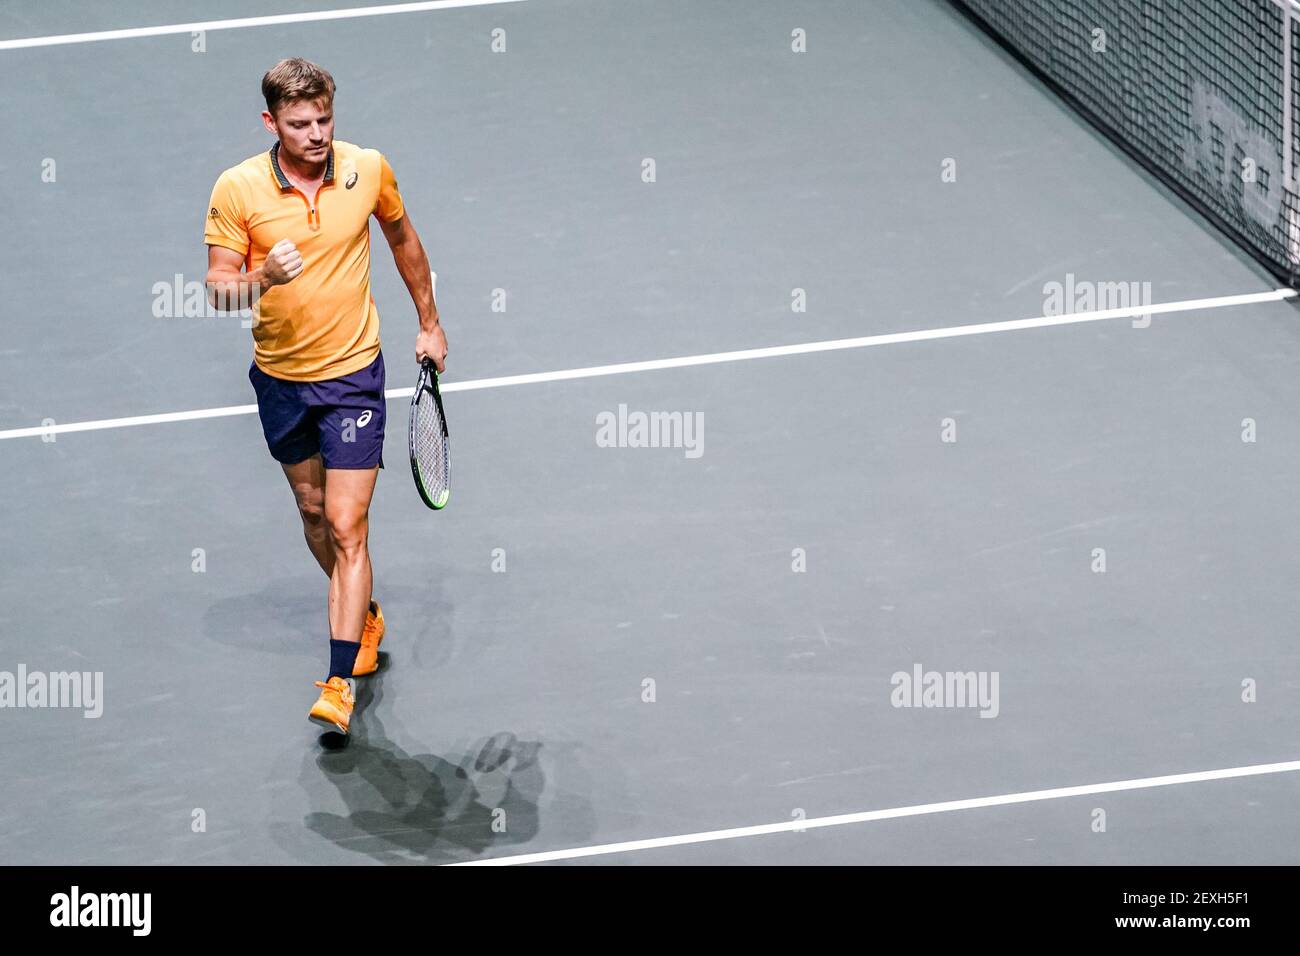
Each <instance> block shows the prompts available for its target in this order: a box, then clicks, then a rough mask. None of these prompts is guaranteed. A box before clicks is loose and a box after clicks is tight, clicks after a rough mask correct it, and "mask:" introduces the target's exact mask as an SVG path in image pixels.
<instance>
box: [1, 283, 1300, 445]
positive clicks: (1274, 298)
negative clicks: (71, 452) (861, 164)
mask: <svg viewBox="0 0 1300 956" xmlns="http://www.w3.org/2000/svg"><path fill="white" fill-rule="evenodd" d="M1296 295H1297V293H1296V290H1295V289H1275V290H1273V291H1272V292H1250V293H1246V294H1244V295H1225V296H1218V297H1216V298H1212V299H1184V300H1183V301H1181V302H1163V303H1158V304H1153V305H1136V306H1130V307H1128V308H1124V309H1102V310H1099V311H1096V312H1074V313H1071V314H1069V315H1050V316H1049V315H1041V316H1038V317H1037V318H1033V319H1014V320H1012V321H1009V322H983V323H979V324H976V325H955V326H950V327H949V328H945V329H921V330H919V331H916V332H891V333H888V334H886V335H864V336H861V337H859V338H854V339H830V340H827V341H823V342H804V343H802V344H798V345H775V346H772V347H770V348H762V349H743V350H741V351H738V352H710V353H708V354H706V355H683V356H679V357H677V358H666V359H653V360H651V361H648V362H623V363H621V364H619V365H593V366H589V367H587V368H568V369H560V370H559V371H555V372H533V373H530V374H528V375H506V376H503V377H500V378H478V379H470V380H468V381H464V382H447V383H446V384H444V385H442V386H441V390H442V391H443V392H471V391H476V390H478V389H481V388H502V387H505V386H508V385H536V384H538V383H540V382H563V381H568V380H570V379H575V378H596V377H598V376H601V375H623V374H626V373H629V372H649V371H655V370H658V369H665V368H687V367H689V366H692V365H716V364H718V363H720V362H745V361H749V360H750V359H760V358H776V357H778V356H784V355H807V354H809V353H812V352H838V351H842V350H844V349H861V348H872V347H874V346H877V345H897V344H899V343H903V342H925V341H930V340H932V339H952V338H959V337H961V336H966V335H987V334H989V333H991V332H1012V331H1018V330H1021V329H1038V328H1044V327H1046V326H1051V325H1075V324H1077V323H1080V322H1098V321H1101V320H1103V319H1120V318H1133V317H1136V316H1143V315H1158V314H1162V313H1168V312H1187V311H1190V310H1192V309H1222V308H1228V307H1230V306H1237V305H1253V304H1256V303H1260V302H1281V301H1283V300H1285V299H1290V298H1294V297H1295V296H1296ZM1136 334H1141V333H1136ZM414 391H415V389H414V387H412V388H390V389H388V390H387V391H385V392H384V396H385V397H386V398H410V397H411V395H412V393H413V392H414ZM256 412H257V406H256V405H228V406H226V407H224V408H200V409H197V410H195V411H189V412H165V413H163V414H159V415H137V416H134V417H131V418H106V419H103V420H100V421H92V422H69V423H67V424H64V425H59V424H55V425H51V426H49V427H48V428H46V427H44V426H41V425H36V426H33V427H30V428H10V429H8V430H7V431H0V440H3V439H6V438H36V437H39V436H41V435H63V434H66V433H68V432H88V431H99V430H100V429H104V428H129V427H131V426H133V425H157V424H160V423H163V422H185V421H193V420H194V419H199V418H224V417H226V416H228V415H252V414H255V413H256Z"/></svg>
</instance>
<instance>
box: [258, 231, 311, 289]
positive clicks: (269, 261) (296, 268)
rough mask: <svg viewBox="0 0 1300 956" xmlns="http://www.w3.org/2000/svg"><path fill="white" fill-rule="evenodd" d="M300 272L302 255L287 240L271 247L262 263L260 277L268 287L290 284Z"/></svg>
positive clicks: (282, 240)
mask: <svg viewBox="0 0 1300 956" xmlns="http://www.w3.org/2000/svg"><path fill="white" fill-rule="evenodd" d="M300 272H302V253H300V252H299V251H298V247H297V246H295V245H294V244H293V243H292V242H290V241H289V240H288V239H281V240H280V241H279V242H277V243H276V244H275V245H273V246H272V247H271V251H270V252H268V253H267V254H266V261H265V262H263V263H262V277H263V278H265V279H266V281H267V284H268V285H284V284H285V283H286V282H292V281H293V280H294V279H296V278H297V277H298V273H300Z"/></svg>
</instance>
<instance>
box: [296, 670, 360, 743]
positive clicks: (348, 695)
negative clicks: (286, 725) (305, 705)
mask: <svg viewBox="0 0 1300 956" xmlns="http://www.w3.org/2000/svg"><path fill="white" fill-rule="evenodd" d="M316 686H317V687H323V688H324V690H322V691H321V692H320V697H319V698H318V699H317V701H316V703H314V704H312V707H311V711H310V712H308V714H307V719H308V720H310V721H311V722H312V723H313V724H320V725H321V726H322V727H324V728H325V729H326V730H334V731H337V732H338V733H340V734H346V733H347V732H348V723H349V722H350V721H351V720H352V706H353V704H355V703H356V697H355V696H354V695H353V692H352V682H351V681H348V680H344V679H343V678H342V677H331V678H330V679H329V680H328V681H323V680H318V681H317V682H316Z"/></svg>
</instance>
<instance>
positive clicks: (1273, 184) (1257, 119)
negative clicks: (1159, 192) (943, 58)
mask: <svg viewBox="0 0 1300 956" xmlns="http://www.w3.org/2000/svg"><path fill="white" fill-rule="evenodd" d="M954 2H956V3H957V5H958V6H960V7H963V8H965V9H966V10H967V11H968V12H969V13H971V14H972V15H973V16H974V17H975V18H976V20H978V21H980V22H981V23H982V25H983V26H984V27H985V28H986V29H987V30H989V32H990V33H992V34H993V35H994V36H995V37H997V38H998V39H999V40H1000V41H1002V42H1003V43H1004V44H1005V45H1006V46H1008V47H1009V48H1011V49H1012V50H1013V51H1014V52H1015V53H1016V54H1017V56H1018V57H1020V58H1021V59H1022V60H1023V61H1025V62H1026V63H1027V64H1028V65H1030V66H1031V67H1032V68H1033V69H1034V70H1035V71H1036V72H1038V73H1039V75H1040V76H1042V77H1043V78H1044V79H1046V80H1047V81H1048V82H1049V84H1050V85H1051V86H1053V88H1054V89H1055V90H1056V92H1057V93H1059V94H1060V95H1062V96H1063V97H1064V98H1065V99H1066V100H1067V101H1068V102H1069V103H1070V105H1071V106H1073V107H1075V108H1076V109H1078V110H1079V111H1080V112H1082V113H1083V114H1084V115H1085V116H1087V117H1088V119H1089V120H1091V121H1092V122H1093V123H1094V124H1095V125H1096V126H1098V127H1099V128H1100V129H1102V130H1103V131H1104V132H1105V133H1106V134H1107V135H1108V136H1110V138H1111V139H1113V140H1115V141H1116V142H1117V143H1119V144H1120V145H1122V146H1123V147H1124V148H1125V149H1126V150H1127V151H1128V152H1129V153H1130V154H1131V155H1132V156H1134V158H1136V159H1138V160H1139V161H1140V162H1141V163H1142V164H1143V165H1144V166H1146V167H1147V168H1148V169H1149V170H1151V171H1152V172H1153V173H1155V174H1156V175H1157V176H1159V177H1160V178H1161V179H1163V180H1164V181H1165V182H1166V183H1168V184H1169V185H1170V186H1171V187H1173V188H1174V189H1175V190H1176V191H1177V192H1178V193H1180V194H1181V195H1182V196H1183V197H1184V198H1185V199H1187V200H1188V201H1189V202H1191V203H1193V204H1194V205H1195V206H1196V207H1197V208H1198V209H1200V210H1201V211H1202V212H1203V213H1205V215H1207V216H1208V217H1209V218H1210V219H1212V220H1213V221H1214V222H1215V223H1216V225H1218V226H1219V227H1220V228H1221V229H1223V231H1224V232H1226V233H1227V234H1228V235H1230V236H1231V237H1232V238H1233V239H1234V240H1236V241H1237V242H1239V243H1240V244H1241V245H1242V246H1243V247H1244V248H1245V249H1246V250H1247V251H1249V252H1250V253H1251V254H1252V255H1253V256H1254V257H1255V258H1256V259H1258V260H1259V261H1260V262H1262V263H1264V264H1265V265H1266V266H1267V267H1268V268H1269V270H1270V271H1271V272H1272V273H1273V274H1274V275H1276V276H1278V277H1279V278H1282V279H1284V280H1285V281H1287V282H1291V281H1292V280H1293V279H1294V277H1295V275H1296V272H1297V269H1298V268H1300V198H1298V197H1297V193H1296V183H1295V169H1294V163H1295V156H1296V154H1297V152H1300V149H1297V144H1296V140H1295V136H1296V131H1297V130H1298V129H1300V89H1298V88H1297V82H1298V81H1300V22H1298V21H1297V15H1300V9H1297V7H1296V5H1295V4H1293V3H1292V2H1290V0H954ZM1288 37H1289V38H1290V42H1289V43H1288ZM1288 59H1289V60H1290V63H1288ZM1288 86H1289V87H1290V91H1288ZM1288 100H1289V102H1288ZM1288 106H1289V109H1288Z"/></svg>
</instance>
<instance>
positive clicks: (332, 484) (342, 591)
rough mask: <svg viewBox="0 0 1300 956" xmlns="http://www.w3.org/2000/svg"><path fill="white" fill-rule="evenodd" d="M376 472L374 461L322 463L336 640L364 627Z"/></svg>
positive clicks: (356, 635) (356, 638)
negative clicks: (367, 464)
mask: <svg viewBox="0 0 1300 956" xmlns="http://www.w3.org/2000/svg"><path fill="white" fill-rule="evenodd" d="M378 476H379V467H378V466H375V467H374V468H366V469H350V468H327V469H325V524H326V527H327V528H328V529H329V535H330V538H331V543H332V545H333V558H334V567H333V569H332V571H331V573H330V598H329V616H330V633H331V636H332V637H333V638H334V640H336V641H350V642H354V643H358V644H359V643H360V642H361V631H362V629H363V628H364V627H365V623H366V611H367V610H368V609H369V607H370V589H371V567H370V551H369V548H368V547H367V543H368V539H369V533H370V499H371V498H372V497H373V496H374V493H375V479H376V478H377V477H378ZM313 553H315V552H314V551H313ZM321 566H322V567H324V563H323V562H322V564H321Z"/></svg>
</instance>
